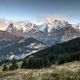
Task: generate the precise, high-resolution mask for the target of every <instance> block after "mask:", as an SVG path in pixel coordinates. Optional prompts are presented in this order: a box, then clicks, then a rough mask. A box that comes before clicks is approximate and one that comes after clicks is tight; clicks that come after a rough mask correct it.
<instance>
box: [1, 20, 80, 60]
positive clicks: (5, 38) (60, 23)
mask: <svg viewBox="0 0 80 80" xmlns="http://www.w3.org/2000/svg"><path fill="white" fill-rule="evenodd" d="M3 28H4V29H3ZM0 29H1V30H0V59H1V60H2V59H4V58H5V59H6V58H7V59H12V58H13V57H16V58H17V59H19V58H23V57H25V56H27V55H30V54H32V53H35V52H37V51H39V50H41V49H44V48H46V47H50V46H52V45H56V44H57V43H62V42H65V41H69V40H71V39H74V38H77V37H80V25H79V24H76V25H74V24H70V23H69V22H68V21H64V20H57V19H55V20H53V21H49V22H44V23H41V24H35V23H31V22H23V21H19V22H17V21H16V22H11V21H8V20H0Z"/></svg>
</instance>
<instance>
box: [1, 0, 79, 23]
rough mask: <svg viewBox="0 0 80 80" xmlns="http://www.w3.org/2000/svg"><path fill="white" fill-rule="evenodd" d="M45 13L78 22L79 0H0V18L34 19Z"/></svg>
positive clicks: (45, 14)
mask: <svg viewBox="0 0 80 80" xmlns="http://www.w3.org/2000/svg"><path fill="white" fill-rule="evenodd" d="M47 15H50V16H54V15H56V16H59V17H62V16H63V17H66V18H67V19H68V20H69V21H70V22H72V23H80V0H0V18H6V19H11V20H32V21H35V20H36V19H37V18H40V17H42V16H47Z"/></svg>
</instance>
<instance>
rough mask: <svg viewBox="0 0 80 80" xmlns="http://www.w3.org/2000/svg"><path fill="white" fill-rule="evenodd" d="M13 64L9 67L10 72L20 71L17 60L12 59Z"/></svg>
mask: <svg viewBox="0 0 80 80" xmlns="http://www.w3.org/2000/svg"><path fill="white" fill-rule="evenodd" d="M11 63H12V64H11V65H10V66H9V70H16V69H18V65H17V60H16V59H12V62H11Z"/></svg>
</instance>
